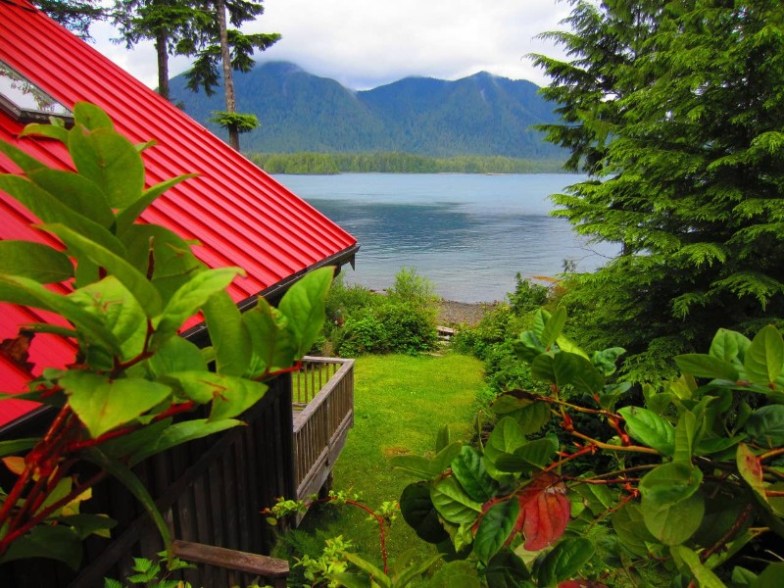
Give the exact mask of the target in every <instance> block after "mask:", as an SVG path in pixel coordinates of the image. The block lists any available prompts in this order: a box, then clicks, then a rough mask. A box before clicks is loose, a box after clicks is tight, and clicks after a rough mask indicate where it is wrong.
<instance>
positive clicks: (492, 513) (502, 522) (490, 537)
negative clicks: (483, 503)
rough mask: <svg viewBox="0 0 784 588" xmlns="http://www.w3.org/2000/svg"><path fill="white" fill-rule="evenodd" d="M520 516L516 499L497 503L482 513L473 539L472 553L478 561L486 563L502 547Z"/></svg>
mask: <svg viewBox="0 0 784 588" xmlns="http://www.w3.org/2000/svg"><path fill="white" fill-rule="evenodd" d="M519 516H520V503H519V502H518V501H517V499H516V498H512V499H511V500H505V501H503V502H499V503H497V504H494V505H493V506H491V507H490V509H489V510H488V511H487V512H485V513H484V515H483V516H482V520H481V522H480V523H479V528H478V529H477V531H476V538H475V539H474V553H475V554H476V556H477V557H478V558H479V561H481V562H483V563H487V562H489V561H490V558H492V557H493V556H494V555H495V554H496V553H498V552H499V551H500V549H501V548H502V547H503V546H504V544H505V543H506V541H507V540H508V539H509V537H510V536H511V534H512V531H513V530H514V528H515V524H516V523H517V519H518V517H519Z"/></svg>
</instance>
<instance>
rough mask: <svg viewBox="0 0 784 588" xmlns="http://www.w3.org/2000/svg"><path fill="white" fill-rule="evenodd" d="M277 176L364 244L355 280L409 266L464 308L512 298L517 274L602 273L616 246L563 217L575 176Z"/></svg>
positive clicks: (368, 281) (387, 279) (352, 274)
mask: <svg viewBox="0 0 784 588" xmlns="http://www.w3.org/2000/svg"><path fill="white" fill-rule="evenodd" d="M276 179H277V180H279V181H280V182H281V183H283V184H284V185H285V186H286V187H287V188H289V189H290V190H291V191H293V192H294V193H295V194H297V195H299V196H301V197H302V198H304V199H305V200H307V201H308V202H310V203H311V204H312V205H313V206H315V207H316V208H317V209H318V210H320V211H321V212H323V213H324V214H325V215H326V216H328V217H329V218H331V219H332V220H334V221H335V222H337V223H338V224H339V225H341V226H342V227H343V228H344V229H346V230H347V231H349V232H350V233H352V234H353V235H354V236H355V237H356V238H357V239H358V240H359V243H360V245H361V248H360V250H359V253H358V254H357V263H356V269H355V270H352V269H351V268H350V267H347V268H345V269H344V273H345V276H346V280H347V281H348V282H350V283H360V284H362V285H365V286H367V287H369V288H373V289H384V288H387V287H388V286H390V285H391V284H392V282H393V281H394V277H395V274H396V273H397V272H398V271H399V270H400V269H401V268H403V267H407V268H414V269H415V270H416V272H417V273H418V274H420V275H423V276H425V277H427V278H428V279H430V280H431V281H432V282H433V283H434V285H435V288H436V291H437V293H438V294H439V295H440V296H442V297H444V298H446V299H448V300H456V301H459V302H490V301H494V300H503V299H504V298H505V296H506V294H507V292H509V291H511V290H512V289H513V288H514V284H515V281H514V276H515V274H516V273H517V272H519V273H520V274H521V275H522V276H523V277H537V276H548V277H554V276H557V275H558V274H559V273H561V272H562V271H563V269H564V263H565V261H568V262H569V263H570V264H573V265H574V266H575V267H576V269H577V271H593V270H595V269H596V268H598V267H599V266H601V265H602V264H604V263H606V262H607V261H608V260H609V259H610V258H612V257H613V256H614V255H616V254H617V247H615V246H612V245H607V244H601V245H595V244H594V245H590V246H589V244H588V243H587V241H586V239H585V238H584V237H581V236H579V235H577V234H576V233H575V232H574V230H573V229H572V227H571V225H570V224H569V222H568V221H567V220H565V219H561V218H555V217H553V216H551V214H550V212H551V211H552V210H553V208H554V205H553V203H552V202H551V201H550V199H549V195H550V194H554V193H558V192H561V191H562V190H564V188H565V187H566V186H568V185H570V184H572V183H574V182H576V181H579V180H580V179H582V178H581V176H576V175H570V174H502V175H479V174H340V175H332V176H298V175H277V176H276Z"/></svg>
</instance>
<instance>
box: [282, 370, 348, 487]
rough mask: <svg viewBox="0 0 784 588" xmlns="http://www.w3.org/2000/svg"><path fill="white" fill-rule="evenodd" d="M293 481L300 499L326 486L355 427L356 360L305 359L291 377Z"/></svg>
mask: <svg viewBox="0 0 784 588" xmlns="http://www.w3.org/2000/svg"><path fill="white" fill-rule="evenodd" d="M292 400H293V401H294V406H295V408H296V409H298V410H295V412H294V447H293V449H294V480H295V483H296V495H297V497H298V498H299V499H303V498H306V497H308V496H311V495H313V494H316V493H318V492H319V491H320V490H321V489H322V488H323V487H324V485H325V484H326V482H327V480H328V479H329V476H330V473H331V471H332V466H333V465H334V464H335V461H336V460H337V458H338V456H339V455H340V451H341V450H342V449H343V445H344V444H345V442H346V436H347V435H348V430H349V428H351V426H352V425H353V424H354V360H353V359H340V358H324V357H306V358H305V360H304V361H303V366H302V369H301V370H300V371H299V372H297V373H295V374H294V375H293V377H292Z"/></svg>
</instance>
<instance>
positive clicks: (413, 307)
mask: <svg viewBox="0 0 784 588" xmlns="http://www.w3.org/2000/svg"><path fill="white" fill-rule="evenodd" d="M437 300H438V298H437V297H436V295H435V294H434V292H433V286H432V284H431V283H430V282H429V281H428V280H427V279H426V278H424V277H422V276H419V275H417V274H416V272H415V271H414V270H412V269H403V270H401V271H400V272H399V273H398V274H397V276H396V277H395V283H394V284H393V286H392V287H391V288H390V289H389V290H388V292H387V294H386V295H382V294H378V293H375V292H372V291H370V290H368V289H367V288H364V287H363V286H356V285H352V286H347V285H346V284H345V283H343V282H342V281H341V280H338V281H337V282H336V284H335V286H334V288H333V289H332V290H331V291H330V295H329V299H328V300H327V316H328V318H329V319H330V321H329V322H330V323H331V324H330V326H329V331H328V334H327V336H328V337H329V338H330V341H331V343H332V347H333V349H334V351H335V353H337V354H338V355H342V356H345V357H352V356H357V355H362V354H364V353H419V352H422V351H429V350H431V349H434V348H435V346H436V344H437V342H438V334H437V331H436V315H437V306H436V303H437Z"/></svg>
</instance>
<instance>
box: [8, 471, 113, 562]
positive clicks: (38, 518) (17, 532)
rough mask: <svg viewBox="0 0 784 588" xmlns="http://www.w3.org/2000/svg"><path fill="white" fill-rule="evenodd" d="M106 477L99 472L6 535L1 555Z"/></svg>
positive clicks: (103, 472) (102, 472) (103, 473)
mask: <svg viewBox="0 0 784 588" xmlns="http://www.w3.org/2000/svg"><path fill="white" fill-rule="evenodd" d="M106 475H107V473H106V472H105V471H100V472H98V473H97V474H95V475H94V476H93V477H92V478H90V479H89V480H87V481H86V482H85V483H84V484H79V486H77V487H76V488H74V489H73V490H71V492H69V493H68V494H67V495H66V496H63V497H62V498H61V499H60V500H58V501H57V502H55V503H53V504H50V505H49V506H47V507H46V508H45V509H44V510H42V511H41V512H40V513H38V514H37V515H35V516H34V517H32V518H31V519H30V520H29V521H27V522H26V523H25V524H24V525H22V526H20V527H19V528H17V529H14V530H13V531H11V532H9V533H8V535H6V536H5V537H3V538H2V540H0V553H5V551H6V550H7V549H8V547H9V546H10V545H11V543H13V542H14V541H16V540H17V539H19V538H20V537H22V536H23V535H24V534H25V533H27V532H28V531H30V530H31V529H32V528H33V527H35V526H36V525H39V524H40V523H42V522H43V521H45V520H46V519H47V518H48V517H49V515H51V514H53V513H55V512H57V511H58V510H59V509H61V508H62V507H64V506H65V505H67V504H68V503H69V502H72V501H73V500H74V499H76V498H78V497H79V496H80V495H81V494H83V493H84V491H85V490H87V489H88V488H91V487H92V486H95V484H97V483H98V482H100V481H101V480H102V479H104V478H105V477H106Z"/></svg>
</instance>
